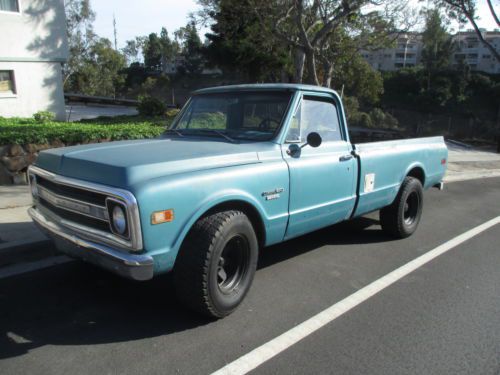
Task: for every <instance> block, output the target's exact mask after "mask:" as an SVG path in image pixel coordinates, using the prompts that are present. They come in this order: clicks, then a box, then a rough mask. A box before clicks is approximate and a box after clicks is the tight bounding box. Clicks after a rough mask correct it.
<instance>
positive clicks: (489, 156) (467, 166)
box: [444, 143, 500, 182]
mask: <svg viewBox="0 0 500 375" xmlns="http://www.w3.org/2000/svg"><path fill="white" fill-rule="evenodd" d="M447 146H448V171H447V173H446V176H445V178H444V180H445V182H454V181H464V180H471V179H477V178H488V177H500V154H497V153H494V152H487V151H480V150H475V149H469V148H465V147H461V146H458V145H454V144H452V143H447Z"/></svg>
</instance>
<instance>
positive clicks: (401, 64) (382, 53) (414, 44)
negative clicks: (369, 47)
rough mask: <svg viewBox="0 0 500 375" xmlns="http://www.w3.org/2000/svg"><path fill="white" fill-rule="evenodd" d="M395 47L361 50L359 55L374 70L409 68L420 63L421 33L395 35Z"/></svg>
mask: <svg viewBox="0 0 500 375" xmlns="http://www.w3.org/2000/svg"><path fill="white" fill-rule="evenodd" d="M395 44H396V45H395V47H393V48H385V49H380V50H376V51H361V55H362V56H363V57H364V58H365V59H366V61H367V62H368V63H369V64H370V65H371V66H372V68H373V69H376V70H384V71H391V70H397V69H401V68H405V67H406V68H409V67H412V66H415V65H418V64H419V63H420V60H421V57H422V47H423V43H422V35H421V34H419V33H404V34H401V35H399V36H397V38H396V40H395Z"/></svg>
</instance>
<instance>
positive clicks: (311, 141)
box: [307, 132, 323, 148]
mask: <svg viewBox="0 0 500 375" xmlns="http://www.w3.org/2000/svg"><path fill="white" fill-rule="evenodd" d="M321 142H323V140H322V139H321V135H319V134H318V133H316V132H312V133H309V134H308V135H307V144H308V145H309V146H311V147H314V148H316V147H319V146H321Z"/></svg>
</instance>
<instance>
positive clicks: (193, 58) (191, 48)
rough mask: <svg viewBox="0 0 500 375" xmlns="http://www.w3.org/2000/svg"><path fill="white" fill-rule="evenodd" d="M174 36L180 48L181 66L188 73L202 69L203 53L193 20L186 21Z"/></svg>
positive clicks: (198, 71)
mask: <svg viewBox="0 0 500 375" xmlns="http://www.w3.org/2000/svg"><path fill="white" fill-rule="evenodd" d="M175 37H176V40H177V42H178V43H179V45H180V46H181V49H182V56H183V57H184V61H183V64H182V66H183V68H184V69H185V71H186V72H188V73H200V72H201V71H202V69H203V63H204V61H203V54H202V48H203V44H202V43H201V39H200V36H199V35H198V31H197V29H196V24H195V22H194V21H191V22H188V24H187V25H186V26H184V27H181V28H180V29H179V30H177V31H176V32H175Z"/></svg>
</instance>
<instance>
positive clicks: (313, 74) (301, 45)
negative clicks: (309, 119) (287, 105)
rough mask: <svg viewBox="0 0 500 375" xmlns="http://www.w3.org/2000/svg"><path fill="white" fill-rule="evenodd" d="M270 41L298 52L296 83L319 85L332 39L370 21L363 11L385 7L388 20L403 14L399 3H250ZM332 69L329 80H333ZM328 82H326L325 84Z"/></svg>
mask: <svg viewBox="0 0 500 375" xmlns="http://www.w3.org/2000/svg"><path fill="white" fill-rule="evenodd" d="M247 1H248V2H249V3H250V4H251V6H252V9H253V11H254V13H255V14H256V16H257V18H258V19H259V22H260V24H261V28H262V30H263V31H266V32H267V37H270V38H279V39H280V40H281V41H282V42H285V43H286V44H287V45H288V46H290V47H291V48H292V49H293V51H294V80H295V81H297V82H301V81H302V77H303V75H304V74H305V79H304V81H305V82H306V83H310V84H315V85H319V83H320V81H319V78H318V72H317V60H320V61H321V60H323V61H326V60H327V59H328V54H329V51H330V50H331V37H332V35H333V34H334V33H335V32H336V31H337V30H339V29H342V28H346V27H347V26H348V25H350V24H351V23H352V22H353V21H356V20H357V19H362V18H364V17H366V12H364V11H363V8H364V7H366V6H368V5H384V6H385V8H384V9H385V10H386V11H387V12H386V18H387V19H390V18H394V17H395V15H396V14H398V13H399V12H401V11H402V7H401V4H402V3H401V1H398V0H396V1H395V0H392V1H389V0H281V1H278V0H275V1H269V0H268V1H263V0H247ZM332 71H333V69H332V68H331V67H329V69H328V72H327V73H326V76H327V77H328V76H331V73H330V72H332ZM327 83H328V79H327V80H324V84H327Z"/></svg>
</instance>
